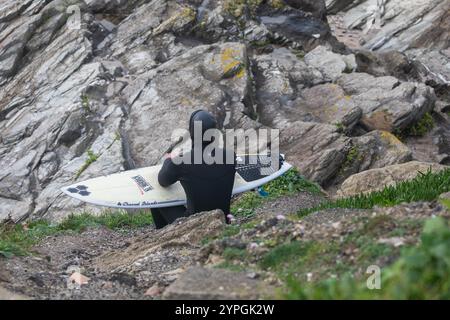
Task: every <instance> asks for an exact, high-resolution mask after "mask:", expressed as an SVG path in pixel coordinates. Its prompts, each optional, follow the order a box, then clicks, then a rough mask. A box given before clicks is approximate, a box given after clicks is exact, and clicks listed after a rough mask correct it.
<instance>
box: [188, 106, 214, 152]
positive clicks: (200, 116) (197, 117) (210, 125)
mask: <svg viewBox="0 0 450 320" xmlns="http://www.w3.org/2000/svg"><path fill="white" fill-rule="evenodd" d="M195 122H201V124H202V137H201V140H202V145H203V146H206V145H208V144H210V143H211V141H207V142H204V141H203V135H204V133H205V132H206V131H207V130H209V129H216V128H217V121H216V119H215V118H214V116H213V115H212V114H211V113H209V112H207V111H205V110H197V111H195V112H194V113H192V115H191V118H190V119H189V134H190V135H191V139H192V144H194V142H195V139H194V123H195Z"/></svg>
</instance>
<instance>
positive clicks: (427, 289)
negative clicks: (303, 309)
mask: <svg viewBox="0 0 450 320" xmlns="http://www.w3.org/2000/svg"><path fill="white" fill-rule="evenodd" d="M366 280H367V279H366V278H364V277H358V278H354V277H352V276H351V275H350V274H347V275H346V276H343V277H341V278H340V279H332V278H330V279H327V280H324V281H320V282H319V283H316V284H305V283H304V282H303V283H300V282H299V281H298V279H296V278H295V277H293V276H291V277H289V279H288V281H287V291H286V292H285V293H284V294H283V297H284V298H288V299H449V298H450V228H449V224H448V221H447V220H445V219H443V218H442V217H437V218H431V219H429V220H427V221H426V223H425V227H424V228H423V232H422V236H421V241H420V242H419V244H418V245H417V246H412V247H408V248H405V249H404V250H402V252H401V256H400V258H399V259H398V260H397V261H396V262H395V263H394V264H393V265H391V266H389V267H387V268H385V269H382V272H381V288H380V289H379V290H369V289H368V288H367V285H366Z"/></svg>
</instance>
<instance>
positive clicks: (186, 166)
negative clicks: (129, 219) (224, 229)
mask: <svg viewBox="0 0 450 320" xmlns="http://www.w3.org/2000/svg"><path fill="white" fill-rule="evenodd" d="M199 125H201V126H200V127H201V131H196V130H194V126H199ZM209 129H217V121H216V119H215V118H214V116H213V115H211V114H210V113H209V112H207V111H204V110H198V111H195V112H194V113H193V114H192V115H191V117H190V120H189V133H190V136H191V140H192V148H191V150H190V151H189V152H188V153H187V154H185V155H183V158H184V159H190V161H185V162H182V163H180V164H179V163H178V162H177V163H175V161H173V160H174V159H173V156H172V155H166V160H165V161H164V164H163V166H162V168H161V171H160V172H159V175H158V181H159V184H160V185H161V186H162V187H168V186H170V185H172V184H174V183H176V182H177V181H180V183H181V185H182V187H183V189H184V191H185V193H186V198H187V205H186V207H185V206H177V207H170V208H159V209H152V210H151V211H152V216H153V220H154V222H155V226H156V228H157V229H160V228H163V227H165V226H166V225H168V224H170V223H172V222H174V221H175V220H176V219H178V218H180V217H187V216H190V215H193V214H195V213H199V212H202V211H210V210H215V209H221V210H222V211H223V212H224V214H225V217H226V220H227V222H228V223H229V219H228V216H229V214H230V201H231V194H232V191H233V185H234V177H235V174H236V166H235V162H234V161H235V159H236V157H235V154H234V152H233V151H232V150H226V149H221V148H212V151H211V153H216V154H221V155H222V156H223V157H222V159H224V161H223V162H221V163H217V162H216V163H212V164H208V163H210V162H205V159H204V155H205V153H203V151H204V150H205V148H206V147H207V146H208V145H210V144H211V143H213V140H211V141H204V139H203V135H204V133H205V132H206V131H207V130H209ZM194 133H196V134H199V133H201V134H202V137H201V139H199V137H195V134H194ZM208 149H210V148H208ZM199 150H200V151H201V154H202V157H201V159H200V162H197V161H194V160H197V159H196V158H195V159H194V154H195V151H199ZM230 152H231V153H233V154H232V155H231V154H230ZM206 154H207V152H206ZM227 156H228V157H227ZM230 158H231V159H233V163H227V162H226V161H225V159H230Z"/></svg>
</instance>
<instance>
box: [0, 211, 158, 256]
mask: <svg viewBox="0 0 450 320" xmlns="http://www.w3.org/2000/svg"><path fill="white" fill-rule="evenodd" d="M152 224H153V219H152V216H151V213H149V212H145V211H142V212H138V213H135V214H129V213H127V212H121V211H118V212H117V211H116V212H112V211H106V212H104V213H102V214H101V215H99V216H95V215H92V214H89V213H82V214H79V215H73V214H72V215H70V216H69V217H67V218H66V219H64V220H63V221H62V222H61V223H60V224H52V223H50V222H48V221H46V220H38V221H34V222H31V223H30V224H28V225H21V224H17V225H14V226H13V227H11V228H6V227H5V226H2V225H0V255H2V256H4V257H11V256H13V255H18V256H20V255H27V254H29V251H30V249H31V247H32V246H33V245H35V244H36V243H38V242H39V241H40V240H41V239H43V238H45V237H48V236H51V235H56V234H59V233H62V232H82V231H84V230H86V228H89V227H99V226H105V227H107V228H109V229H114V230H117V229H123V228H140V227H145V226H148V225H152Z"/></svg>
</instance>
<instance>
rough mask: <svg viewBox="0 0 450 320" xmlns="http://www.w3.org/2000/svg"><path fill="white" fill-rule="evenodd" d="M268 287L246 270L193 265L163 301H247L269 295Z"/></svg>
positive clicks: (168, 289)
mask: <svg viewBox="0 0 450 320" xmlns="http://www.w3.org/2000/svg"><path fill="white" fill-rule="evenodd" d="M269 294H270V291H269V286H268V285H266V284H265V283H264V282H263V281H260V280H255V279H250V278H249V277H247V275H246V274H245V273H237V272H232V271H228V270H221V269H206V268H202V267H192V268H189V269H188V270H186V272H184V273H183V274H181V276H180V278H179V279H178V280H176V281H175V282H174V283H173V284H172V285H170V286H169V287H168V288H167V289H166V290H165V291H164V294H163V296H162V297H163V299H166V300H250V299H258V298H264V297H267V296H269Z"/></svg>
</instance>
